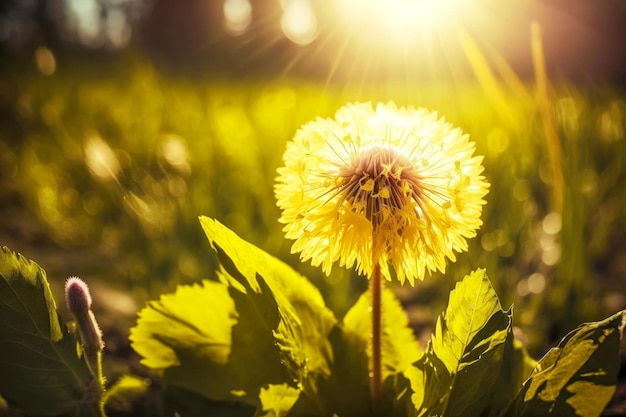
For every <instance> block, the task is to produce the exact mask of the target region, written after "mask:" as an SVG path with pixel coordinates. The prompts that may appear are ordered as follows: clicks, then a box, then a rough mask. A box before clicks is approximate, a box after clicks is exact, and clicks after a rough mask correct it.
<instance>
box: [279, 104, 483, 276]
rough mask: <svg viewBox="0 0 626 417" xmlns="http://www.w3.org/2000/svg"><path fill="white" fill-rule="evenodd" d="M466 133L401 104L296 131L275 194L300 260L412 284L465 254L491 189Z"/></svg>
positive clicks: (347, 111) (356, 109)
mask: <svg viewBox="0 0 626 417" xmlns="http://www.w3.org/2000/svg"><path fill="white" fill-rule="evenodd" d="M474 150H475V146H474V143H473V142H470V141H469V138H468V136H467V135H465V134H463V133H462V132H461V131H460V130H459V129H457V128H454V127H453V126H452V125H450V124H449V123H447V122H445V121H444V120H443V119H440V118H439V117H438V116H437V113H435V112H431V111H428V110H426V109H421V108H419V109H415V108H413V107H408V108H405V107H400V108H398V107H397V106H396V105H395V104H393V103H387V104H382V103H381V104H378V105H377V106H376V108H375V109H374V108H373V107H372V105H371V104H370V103H353V104H348V105H346V106H344V107H342V108H340V109H339V110H338V111H337V113H336V115H335V118H334V119H321V118H318V119H317V120H315V121H312V122H310V123H308V124H306V125H304V126H303V127H301V128H300V129H299V130H298V132H297V133H296V135H295V137H294V139H293V140H292V141H291V142H289V143H288V144H287V149H286V151H285V154H284V156H283V159H284V162H285V166H283V167H281V168H279V169H278V174H279V176H278V178H277V183H276V186H275V194H276V198H277V204H278V206H279V207H280V208H281V209H282V215H281V217H280V222H281V223H284V224H285V226H284V229H283V230H284V231H285V234H286V237H287V238H289V239H293V240H295V242H294V244H293V246H292V252H300V254H301V255H300V256H301V258H302V259H303V260H311V263H312V264H313V265H314V266H318V265H322V267H323V270H324V272H325V273H326V274H329V273H330V271H331V268H332V265H333V263H335V262H338V263H339V265H340V266H345V267H348V268H352V267H353V266H354V265H355V264H356V268H357V271H358V273H359V274H366V275H368V276H369V275H371V273H372V269H373V266H374V265H375V264H379V265H380V268H381V271H382V273H383V275H384V276H385V277H386V278H387V279H391V273H390V269H389V267H390V266H392V267H393V270H394V271H395V275H396V276H397V278H398V279H399V280H400V282H404V281H405V280H408V281H409V282H410V283H411V285H412V284H413V283H414V281H415V278H418V279H423V278H424V276H425V274H426V273H427V272H429V273H430V272H432V271H436V270H438V271H441V272H444V271H445V266H446V259H450V260H452V261H454V260H455V259H456V256H455V252H461V251H465V250H467V242H466V239H467V238H471V237H474V236H475V235H476V229H478V227H480V225H481V224H482V221H481V220H480V216H481V212H482V206H483V205H484V204H485V200H483V197H484V196H485V195H486V194H487V191H488V188H489V184H488V183H487V182H486V180H485V178H484V177H483V176H482V175H481V174H482V171H483V167H482V165H481V163H482V157H480V156H474Z"/></svg>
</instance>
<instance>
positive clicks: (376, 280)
mask: <svg viewBox="0 0 626 417" xmlns="http://www.w3.org/2000/svg"><path fill="white" fill-rule="evenodd" d="M369 284H370V294H371V296H372V361H371V364H370V391H371V396H372V409H373V411H374V415H375V416H377V415H379V413H380V406H381V402H382V392H383V361H382V342H383V340H382V339H383V312H382V287H383V281H382V279H381V276H380V265H379V264H378V263H375V264H374V270H373V271H372V276H371V278H370V283H369Z"/></svg>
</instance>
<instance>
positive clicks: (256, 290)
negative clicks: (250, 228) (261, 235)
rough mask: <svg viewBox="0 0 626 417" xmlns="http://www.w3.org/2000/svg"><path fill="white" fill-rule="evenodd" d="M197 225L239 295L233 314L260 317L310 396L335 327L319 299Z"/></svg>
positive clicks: (231, 239)
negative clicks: (239, 311)
mask: <svg viewBox="0 0 626 417" xmlns="http://www.w3.org/2000/svg"><path fill="white" fill-rule="evenodd" d="M200 223H201V225H202V228H203V229H204V232H205V233H206V236H207V238H208V239H209V242H210V243H211V246H212V247H213V249H214V250H215V251H216V253H217V255H218V258H219V260H220V262H221V266H222V268H223V272H224V273H223V275H222V276H223V278H224V281H225V282H227V283H228V284H229V285H230V286H231V287H232V288H233V289H234V290H236V292H238V293H239V294H243V295H245V299H246V300H245V301H244V299H243V298H241V297H240V298H239V300H237V299H236V300H235V303H236V305H237V309H239V308H240V305H243V304H244V303H247V304H248V306H247V307H246V308H248V309H254V310H257V311H258V312H259V313H260V314H259V316H260V317H262V318H263V323H264V324H265V326H266V327H267V331H270V332H271V333H272V335H273V337H274V339H275V342H276V344H277V346H278V348H279V350H280V355H281V361H282V362H283V363H284V365H285V366H286V367H287V369H288V370H289V372H290V374H291V376H292V378H294V379H295V380H296V381H297V382H298V383H300V384H301V385H302V387H303V389H304V390H305V391H307V392H308V393H310V394H312V395H314V393H315V391H316V384H317V381H318V380H319V378H320V377H321V378H325V377H328V375H329V374H330V365H329V358H330V357H331V356H330V352H331V346H330V343H329V342H328V338H327V337H328V334H329V333H330V331H331V329H332V328H333V326H334V325H335V323H336V320H335V317H334V316H333V314H332V312H331V311H330V310H328V308H326V306H325V304H324V300H323V298H322V296H321V294H320V293H319V291H318V290H317V288H315V286H313V285H312V284H311V283H310V282H309V281H308V280H307V279H306V278H304V277H303V276H302V275H300V274H298V273H297V272H296V271H294V270H293V269H292V268H291V267H289V266H288V265H287V264H285V263H283V262H281V261H280V260H278V259H276V258H274V257H272V256H270V255H268V254H267V253H265V252H264V251H262V250H261V249H259V248H257V247H256V246H254V245H252V244H250V243H248V242H246V241H244V240H242V239H241V238H240V237H239V236H237V235H236V234H235V233H234V232H232V231H231V230H229V229H228V228H226V227H225V226H223V225H222V224H220V223H219V222H217V221H215V220H213V219H209V218H207V217H200ZM231 294H235V292H234V291H231ZM242 316H243V314H242ZM267 383H273V382H272V381H267Z"/></svg>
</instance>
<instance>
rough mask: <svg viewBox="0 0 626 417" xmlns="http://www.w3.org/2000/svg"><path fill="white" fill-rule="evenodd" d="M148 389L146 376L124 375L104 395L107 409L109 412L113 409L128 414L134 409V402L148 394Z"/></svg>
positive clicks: (115, 411) (118, 412)
mask: <svg viewBox="0 0 626 417" xmlns="http://www.w3.org/2000/svg"><path fill="white" fill-rule="evenodd" d="M147 391H148V384H147V383H146V380H145V379H144V378H140V377H138V376H135V375H122V377H121V378H120V379H118V380H117V381H116V382H115V384H113V386H111V387H110V388H109V389H108V390H107V392H106V394H105V396H104V403H105V407H106V410H107V412H110V410H113V411H114V413H117V414H120V413H124V414H128V413H130V412H131V411H132V409H133V403H134V402H136V401H137V399H138V398H140V397H142V396H144V395H146V392H147Z"/></svg>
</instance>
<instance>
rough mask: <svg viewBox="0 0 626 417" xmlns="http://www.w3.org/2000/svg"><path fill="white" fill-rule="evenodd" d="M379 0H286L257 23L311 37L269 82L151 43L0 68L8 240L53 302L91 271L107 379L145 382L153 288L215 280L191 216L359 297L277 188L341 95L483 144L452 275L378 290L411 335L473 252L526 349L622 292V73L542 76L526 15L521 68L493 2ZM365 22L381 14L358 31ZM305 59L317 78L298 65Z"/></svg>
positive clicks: (339, 308) (467, 268)
mask: <svg viewBox="0 0 626 417" xmlns="http://www.w3.org/2000/svg"><path fill="white" fill-rule="evenodd" d="M357 3H358V2H357ZM371 3H372V6H371V8H366V7H360V6H359V5H358V4H355V2H353V1H348V0H344V1H342V2H337V4H336V5H335V6H333V7H331V6H327V7H324V6H315V4H314V3H312V2H311V3H309V2H307V1H300V2H298V1H295V0H294V1H285V2H282V3H281V4H283V8H282V9H281V10H282V11H279V9H280V7H278V6H276V11H275V12H273V13H275V14H276V16H280V17H281V18H282V20H281V25H282V26H280V28H281V29H278V28H275V27H273V26H271V22H270V20H271V19H269V18H268V19H265V20H261V23H258V27H257V29H258V28H259V27H260V28H261V29H260V35H258V36H261V37H264V39H266V41H264V42H265V43H264V45H265V46H266V47H267V48H268V49H269V48H271V47H272V45H273V43H274V42H277V41H276V39H277V38H279V37H281V36H283V37H285V36H286V37H287V38H288V39H290V40H291V41H292V42H293V43H294V44H295V45H298V47H300V48H302V49H297V50H295V52H294V53H293V54H292V56H290V57H287V58H284V57H281V59H282V58H284V59H283V60H284V65H283V66H282V68H281V71H280V76H268V75H266V74H261V73H259V74H257V73H255V71H254V70H253V69H250V70H249V71H248V72H247V74H246V75H245V76H243V75H242V76H233V75H232V74H228V71H226V72H224V71H215V72H214V73H212V72H209V73H206V74H205V73H201V74H199V73H198V71H172V70H167V69H163V67H162V66H160V65H159V64H158V60H157V61H153V60H152V59H150V58H149V57H148V56H147V55H145V54H143V53H126V54H122V56H121V57H118V58H116V59H107V60H103V61H102V62H100V63H99V64H97V65H93V64H92V63H89V62H88V60H86V59H84V58H83V59H77V58H72V57H68V56H61V55H58V56H57V55H55V54H54V51H51V50H50V49H48V48H45V47H43V46H42V47H40V48H39V49H36V50H34V51H33V54H32V56H30V57H29V59H28V60H23V61H21V62H20V63H19V64H16V65H8V64H4V63H3V64H2V66H0V74H1V77H0V125H1V126H2V128H1V129H0V172H1V173H2V175H1V176H0V203H1V204H0V215H2V217H3V219H4V220H3V221H2V222H0V239H1V240H0V244H1V245H3V246H7V247H9V248H10V249H12V250H14V251H16V252H20V253H22V254H23V255H24V256H26V257H27V258H29V259H32V260H34V261H35V262H37V263H38V264H39V265H41V266H42V267H43V268H44V269H45V270H46V271H47V275H48V279H49V280H50V282H51V285H52V290H53V293H54V294H55V296H57V297H56V298H57V300H61V299H62V294H63V283H64V280H65V278H66V277H67V276H70V275H72V276H73V275H78V276H80V277H82V278H83V279H84V280H85V281H86V282H88V284H89V286H90V288H91V289H92V296H93V299H94V311H95V313H96V316H97V317H98V319H99V322H100V326H101V328H102V330H103V337H104V340H105V346H106V349H105V351H104V354H103V355H104V374H105V375H107V377H108V378H109V379H110V380H113V381H114V380H115V379H116V378H118V377H119V376H120V375H122V374H125V373H128V372H129V371H133V370H134V371H136V372H138V373H139V374H140V375H142V377H150V378H152V377H154V374H152V373H149V372H147V371H146V370H145V369H143V368H140V367H139V365H138V360H137V358H136V355H134V354H130V353H128V351H129V342H128V340H127V339H128V332H129V328H130V327H132V326H133V325H134V324H135V321H136V313H137V312H138V311H139V310H140V309H141V308H142V307H143V305H144V302H146V301H147V300H152V299H157V298H158V297H159V296H160V295H161V294H165V293H171V292H174V291H175V290H176V288H177V286H178V285H180V284H192V283H198V282H200V281H201V280H203V279H213V278H214V277H215V273H214V271H215V270H216V268H217V267H218V265H219V264H220V263H223V262H224V260H223V259H220V258H219V257H218V256H215V255H214V254H213V252H212V251H211V247H212V246H213V247H214V246H215V242H214V241H211V239H209V240H210V241H211V242H207V240H206V237H205V236H204V233H203V230H202V228H201V227H200V224H199V222H198V216H200V215H206V216H208V217H211V218H213V219H217V220H218V221H219V222H220V223H222V224H223V225H225V226H226V227H228V228H229V229H231V230H233V231H234V232H235V233H236V234H237V235H238V236H240V237H241V238H243V239H244V240H246V241H248V242H250V243H252V244H254V245H256V246H257V247H259V248H261V249H262V250H263V251H265V252H267V253H269V254H271V255H273V256H275V257H276V258H278V259H281V260H283V261H284V262H286V263H287V264H289V265H290V266H291V267H292V268H294V269H295V270H296V271H298V272H299V273H301V274H302V275H304V276H305V277H307V278H308V279H309V280H310V281H311V282H312V283H313V284H314V285H315V286H316V287H318V288H319V289H320V291H321V293H322V295H323V297H324V300H325V303H326V305H327V306H328V308H329V310H330V311H332V312H333V313H334V314H335V315H336V316H337V317H343V315H344V314H345V313H346V312H347V311H349V309H350V307H351V306H352V305H353V304H354V303H355V302H356V300H357V299H358V298H359V295H360V294H361V293H362V292H363V291H364V290H365V289H366V288H367V285H368V281H367V279H366V278H364V277H362V276H358V274H357V273H356V271H354V270H351V269H347V268H343V267H340V266H338V265H336V266H335V267H333V268H332V272H331V273H330V274H329V275H326V274H324V272H323V271H322V269H321V268H319V267H314V266H311V265H310V264H309V263H303V262H300V260H299V257H298V254H297V253H292V246H291V245H292V242H291V241H289V240H287V239H285V233H284V232H283V227H284V225H283V224H281V223H279V218H280V217H281V210H280V209H279V207H277V203H276V197H275V195H274V186H275V183H276V178H277V176H278V175H279V174H278V173H277V169H278V168H279V167H281V166H282V165H283V159H282V158H283V153H284V152H285V148H286V145H287V143H288V142H289V141H290V140H291V139H292V138H293V137H294V135H295V133H296V131H297V130H298V129H299V128H300V127H301V126H303V125H305V124H306V123H308V122H310V121H313V120H316V118H318V117H322V118H332V117H333V116H334V114H335V112H336V111H337V110H338V109H340V108H341V107H342V106H344V105H345V104H346V103H349V102H372V103H374V104H375V103H379V102H382V103H388V102H390V101H393V102H394V103H396V104H397V105H398V106H413V107H423V108H426V109H429V110H432V111H435V112H436V113H437V115H438V116H439V117H443V118H445V120H446V121H447V122H449V123H450V124H451V125H452V126H455V127H458V128H460V129H461V130H462V131H463V132H464V133H466V134H468V135H469V138H470V140H471V141H472V142H474V143H475V145H476V155H482V156H484V159H483V161H482V164H483V166H484V172H483V175H484V176H485V178H486V180H487V181H488V182H489V184H490V187H489V193H488V194H486V196H485V197H484V198H485V200H486V205H484V206H483V208H482V216H481V219H482V222H483V224H482V226H481V227H480V228H479V229H478V230H477V236H476V237H474V238H472V239H469V240H468V245H469V248H468V250H467V251H466V252H463V253H459V254H456V262H448V263H447V266H446V271H445V274H442V273H440V272H431V273H427V274H426V279H424V280H423V281H419V280H418V281H417V282H416V283H415V286H414V287H411V286H406V285H404V286H400V285H399V284H398V283H397V282H392V283H391V284H390V287H391V288H392V289H393V291H394V293H395V295H396V297H397V298H398V300H399V301H400V303H401V305H402V307H403V308H404V311H406V313H407V315H408V321H409V323H410V325H411V327H412V329H413V330H414V331H415V334H416V336H417V338H418V339H419V340H420V342H422V345H425V343H426V342H427V341H428V337H429V335H430V333H431V332H432V331H433V330H434V329H435V326H436V320H437V315H438V314H439V312H441V311H442V310H444V309H445V306H446V303H447V302H448V296H449V293H450V291H451V290H452V289H453V288H455V285H456V284H457V282H459V281H460V280H461V279H462V278H463V277H464V276H466V275H468V274H470V272H471V271H474V270H476V269H477V268H485V269H486V271H487V274H488V275H489V278H490V281H491V284H492V285H493V287H494V289H495V292H496V293H497V294H498V295H499V298H500V302H501V303H502V306H504V308H508V307H509V306H511V305H513V306H514V312H515V316H514V319H513V326H514V327H515V333H516V335H517V336H519V339H520V340H522V341H523V342H524V343H525V344H526V348H527V349H528V351H529V352H530V353H531V354H532V355H533V356H535V357H540V356H541V355H543V354H544V353H545V352H546V351H547V349H548V348H549V347H552V346H554V345H555V344H556V343H557V342H558V341H559V340H560V339H561V338H562V337H563V336H565V335H566V334H567V333H568V332H569V331H570V330H572V329H574V328H575V327H576V326H577V325H579V324H580V323H582V322H587V321H597V320H601V319H604V318H605V317H607V316H609V315H610V314H613V313H615V312H617V311H618V310H620V309H622V308H624V306H625V305H626V297H625V295H624V294H626V278H625V277H626V264H625V263H624V258H625V254H626V232H625V231H626V209H625V208H624V207H626V194H625V192H624V190H625V189H626V170H625V161H624V158H626V138H625V135H626V133H625V132H626V130H625V129H626V102H625V101H624V92H623V91H622V89H621V88H620V87H616V86H613V85H609V84H604V83H594V84H590V83H585V84H583V83H580V84H576V83H573V82H571V81H568V80H567V79H566V78H562V77H558V78H557V77H553V76H550V75H548V73H547V72H546V63H545V61H546V60H549V59H550V57H549V56H546V55H545V53H544V49H543V48H542V27H541V26H539V25H538V24H537V23H535V24H533V25H530V24H528V25H527V37H526V39H525V41H526V46H525V49H524V50H525V51H526V52H525V53H526V55H525V56H526V58H527V61H528V64H529V66H530V68H531V72H530V73H529V74H526V76H524V75H522V74H518V73H516V71H515V70H514V69H513V67H512V66H510V65H509V63H508V62H507V59H506V58H505V57H504V56H503V55H502V54H501V53H500V51H499V50H498V49H497V48H498V46H500V45H498V42H497V41H495V40H494V41H493V43H490V42H489V41H488V40H489V39H491V38H493V37H494V36H495V35H494V33H495V31H496V30H497V29H498V28H499V27H500V26H502V25H501V23H498V24H497V25H496V24H494V25H492V26H490V27H488V28H487V29H485V31H484V32H479V33H478V35H475V33H476V32H472V31H471V30H470V29H472V28H474V29H475V27H476V26H480V25H482V24H483V23H484V22H485V21H487V20H488V19H493V18H494V16H491V15H490V14H489V8H488V7H486V6H485V7H484V9H481V8H479V7H472V6H468V5H467V4H463V5H462V4H461V3H458V4H456V2H453V1H447V2H442V4H443V5H444V6H446V7H448V8H447V9H445V8H444V9H437V11H436V12H434V13H435V15H432V17H431V18H430V19H426V20H423V21H420V22H421V23H420V24H415V23H416V22H415V20H409V21H408V23H407V24H406V25H403V22H402V19H403V18H406V16H416V15H420V16H427V12H430V11H429V10H430V9H429V8H428V7H427V6H426V5H427V4H430V3H427V2H417V3H418V4H419V5H420V6H419V7H421V8H418V9H415V10H413V9H411V10H409V11H407V9H400V7H402V6H403V3H406V2H402V1H397V3H398V5H397V8H396V9H392V8H390V7H386V6H383V3H385V2H382V1H371ZM485 3H486V4H487V5H488V4H490V2H488V1H487V2H485ZM521 3H524V4H526V3H525V2H521ZM246 5H247V6H246ZM253 5H254V2H253V4H252V5H251V4H250V3H249V2H246V1H239V2H235V1H226V2H224V9H223V13H224V19H225V20H224V22H223V24H224V28H225V30H226V32H228V33H229V34H230V35H229V36H231V37H232V39H241V38H237V37H238V36H244V37H245V36H251V35H246V33H247V32H246V31H247V30H248V26H249V25H250V24H251V23H250V19H252V18H251V17H250V16H249V14H248V12H246V10H248V9H247V8H248V7H250V8H251V7H253ZM307 7H308V8H307ZM520 7H522V6H520ZM268 9H269V6H268ZM272 10H273V9H272ZM307 10H308V11H307ZM398 10H404V13H400V14H398ZM392 12H393V13H392ZM307 13H309V14H307ZM508 13H509V14H513V13H514V12H512V11H509V12H508ZM328 15H330V16H333V19H337V20H329V19H328ZM272 16H273V15H272ZM289 16H292V19H294V18H293V16H299V20H298V19H296V20H295V21H296V22H300V23H299V24H296V23H293V22H294V21H293V20H289V19H290V18H289ZM303 16H304V17H303ZM306 16H308V18H307V17H306ZM315 16H317V18H316V17H315ZM435 16H436V17H435ZM307 19H308V20H307ZM316 19H317V20H316ZM325 19H326V20H325ZM463 19H467V20H466V21H465V20H463ZM274 20H277V19H274ZM374 21H376V22H377V24H380V22H381V21H382V22H383V23H384V26H382V27H380V28H379V29H378V30H377V31H376V30H368V29H367V28H369V27H373V25H374V23H373V22H374ZM520 24H521V23H520ZM290 25H291V26H290ZM406 27H409V28H412V29H410V30H409V29H406V30H405V28H406ZM416 28H418V29H416ZM232 39H231V40H230V41H229V42H231V43H232V42H233V41H232ZM413 40H415V41H414V42H413ZM245 45H246V42H244V41H242V43H241V45H240V46H239V48H241V49H243V48H245ZM433 45H435V46H433ZM415 50H418V51H419V53H415V54H414V53H411V52H412V51H415ZM262 53H263V52H262V48H261V50H260V51H256V52H255V54H262ZM520 54H522V55H523V53H521V52H520ZM254 58H255V56H254V54H253V55H252V56H251V57H248V58H246V59H244V60H243V62H244V64H243V65H244V66H245V64H246V62H254ZM246 60H247V61H246ZM281 62H282V61H281ZM303 66H304V67H307V66H310V68H311V71H312V73H314V74H322V75H321V76H307V75H306V74H305V75H303V73H302V72H299V71H298V70H297V69H298V68H302V67H303ZM459 68H465V69H466V70H467V72H466V73H463V71H462V70H460V69H459ZM203 226H205V225H204V224H203ZM205 227H206V226H205ZM205 231H206V230H205ZM207 235H208V233H207ZM209 243H210V244H209ZM217 252H218V255H219V251H217ZM229 256H230V255H229ZM318 263H319V262H318ZM58 305H59V306H60V307H59V308H60V309H63V303H62V302H58ZM62 311H63V314H66V313H67V311H66V310H62ZM68 317H69V316H68ZM107 356H109V357H110V360H109V361H108V362H107ZM137 369H139V371H137ZM155 380H157V379H156V378H155ZM0 394H1V392H0ZM0 410H1V409H0Z"/></svg>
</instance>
